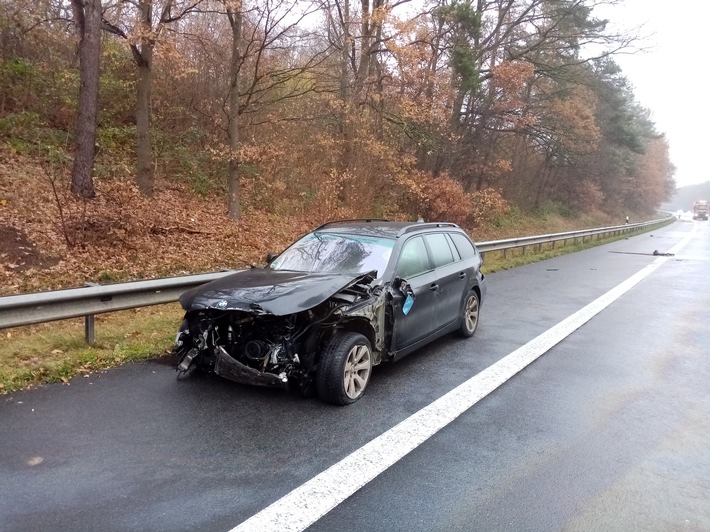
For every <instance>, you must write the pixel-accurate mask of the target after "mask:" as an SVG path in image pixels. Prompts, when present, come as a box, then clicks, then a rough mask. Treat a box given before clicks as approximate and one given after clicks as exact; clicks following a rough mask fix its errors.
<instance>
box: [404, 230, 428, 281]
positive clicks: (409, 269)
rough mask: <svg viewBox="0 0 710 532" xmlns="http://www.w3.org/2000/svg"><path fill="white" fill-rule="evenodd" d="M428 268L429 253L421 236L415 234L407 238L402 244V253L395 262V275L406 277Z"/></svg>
mask: <svg viewBox="0 0 710 532" xmlns="http://www.w3.org/2000/svg"><path fill="white" fill-rule="evenodd" d="M430 269H431V265H430V264H429V255H428V254H427V251H426V246H425V245H424V240H423V239H422V237H420V236H417V237H414V238H410V239H409V240H407V241H406V242H405V243H404V245H403V246H402V253H401V254H400V256H399V262H398V263H397V276H398V277H401V278H402V279H407V278H408V277H414V276H415V275H419V274H420V273H424V272H426V271H429V270H430Z"/></svg>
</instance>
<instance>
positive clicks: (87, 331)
mask: <svg viewBox="0 0 710 532" xmlns="http://www.w3.org/2000/svg"><path fill="white" fill-rule="evenodd" d="M94 318H95V316H94V315H93V314H88V315H87V316H84V338H85V339H86V343H87V345H91V346H93V345H94V344H95V343H96V335H95V334H94V323H95V321H96V320H95V319H94Z"/></svg>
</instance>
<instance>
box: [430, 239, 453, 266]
mask: <svg viewBox="0 0 710 532" xmlns="http://www.w3.org/2000/svg"><path fill="white" fill-rule="evenodd" d="M424 238H425V239H426V242H427V244H429V249H430V250H431V255H432V257H433V259H434V267H436V268H438V267H439V266H444V265H446V264H451V263H452V262H454V255H453V253H451V248H450V247H449V242H448V240H446V235H445V234H444V233H435V234H433V235H425V236H424Z"/></svg>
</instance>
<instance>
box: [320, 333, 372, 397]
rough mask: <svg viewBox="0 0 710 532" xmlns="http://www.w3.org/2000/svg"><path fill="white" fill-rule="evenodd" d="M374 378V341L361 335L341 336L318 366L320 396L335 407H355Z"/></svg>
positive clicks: (336, 339) (343, 334) (329, 346)
mask: <svg viewBox="0 0 710 532" xmlns="http://www.w3.org/2000/svg"><path fill="white" fill-rule="evenodd" d="M371 374H372V348H371V347H370V341H369V340H368V339H367V338H366V337H365V336H363V335H362V334H360V333H356V332H341V333H338V334H336V335H335V337H333V339H332V340H331V341H330V343H329V344H328V347H327V348H326V349H325V351H324V352H323V353H322V354H321V357H320V361H319V362H318V373H317V375H316V385H317V388H318V396H319V397H320V398H321V400H322V401H326V402H328V403H332V404H335V405H348V404H350V403H354V402H355V401H357V400H358V399H360V397H362V395H363V394H364V393H365V388H366V387H367V383H368V382H369V381H370V375H371Z"/></svg>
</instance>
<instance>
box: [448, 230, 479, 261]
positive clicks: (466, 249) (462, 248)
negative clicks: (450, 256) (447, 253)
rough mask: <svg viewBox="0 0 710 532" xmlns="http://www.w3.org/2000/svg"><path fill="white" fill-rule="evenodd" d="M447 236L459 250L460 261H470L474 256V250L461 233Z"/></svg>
mask: <svg viewBox="0 0 710 532" xmlns="http://www.w3.org/2000/svg"><path fill="white" fill-rule="evenodd" d="M449 236H450V237H451V240H453V241H454V245H455V246H456V249H458V250H459V254H460V255H461V258H462V259H470V258H473V257H475V256H476V249H475V248H474V247H473V244H471V241H470V240H469V239H468V238H466V237H465V236H464V235H462V234H461V233H449Z"/></svg>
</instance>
